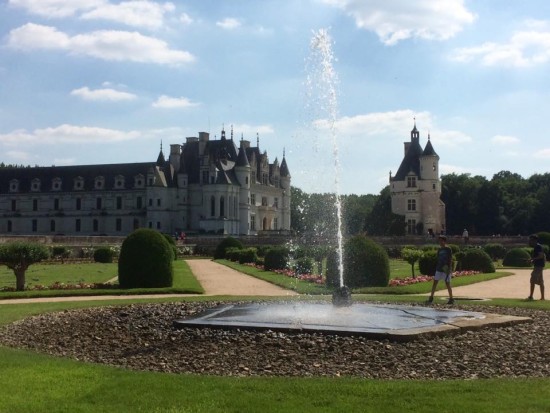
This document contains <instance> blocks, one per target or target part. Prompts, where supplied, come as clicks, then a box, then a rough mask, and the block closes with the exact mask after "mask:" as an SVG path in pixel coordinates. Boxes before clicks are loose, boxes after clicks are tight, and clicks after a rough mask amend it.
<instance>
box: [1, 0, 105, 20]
mask: <svg viewBox="0 0 550 413" xmlns="http://www.w3.org/2000/svg"><path fill="white" fill-rule="evenodd" d="M9 4H10V6H15V7H19V8H23V9H25V10H27V11H28V12H29V13H32V14H38V15H40V16H44V17H57V18H59V17H70V16H73V15H75V14H76V13H77V12H80V11H85V10H90V9H93V8H95V7H98V6H101V5H104V4H105V0H69V1H67V0H9Z"/></svg>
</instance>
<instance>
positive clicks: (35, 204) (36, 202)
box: [32, 199, 38, 211]
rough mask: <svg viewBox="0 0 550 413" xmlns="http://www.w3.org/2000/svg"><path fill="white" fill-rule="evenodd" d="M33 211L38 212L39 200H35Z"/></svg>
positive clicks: (33, 201)
mask: <svg viewBox="0 0 550 413" xmlns="http://www.w3.org/2000/svg"><path fill="white" fill-rule="evenodd" d="M32 210H33V211H38V199H33V200H32Z"/></svg>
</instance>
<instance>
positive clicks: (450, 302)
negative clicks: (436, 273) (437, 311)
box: [447, 298, 455, 305]
mask: <svg viewBox="0 0 550 413" xmlns="http://www.w3.org/2000/svg"><path fill="white" fill-rule="evenodd" d="M454 303H455V300H454V299H453V298H449V301H447V304H449V305H453V304H454Z"/></svg>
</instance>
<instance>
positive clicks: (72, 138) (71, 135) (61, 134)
mask: <svg viewBox="0 0 550 413" xmlns="http://www.w3.org/2000/svg"><path fill="white" fill-rule="evenodd" d="M141 136H142V135H141V133H140V132H137V131H130V132H126V131H120V130H116V129H106V128H98V127H93V126H75V125H67V124H64V125H59V126H56V127H53V128H44V129H35V130H34V131H27V130H24V129H20V130H15V131H13V132H10V133H6V134H1V135H0V141H1V142H2V143H4V144H7V145H17V146H19V145H24V144H79V145H81V144H97V143H104V142H106V143H112V142H122V141H128V140H133V139H138V138H140V137H141Z"/></svg>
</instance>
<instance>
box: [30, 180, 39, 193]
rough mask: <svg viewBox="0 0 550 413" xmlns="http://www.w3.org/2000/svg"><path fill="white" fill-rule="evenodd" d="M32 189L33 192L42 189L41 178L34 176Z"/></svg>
mask: <svg viewBox="0 0 550 413" xmlns="http://www.w3.org/2000/svg"><path fill="white" fill-rule="evenodd" d="M31 191H32V192H38V191H40V179H38V178H34V179H33V180H32V181H31Z"/></svg>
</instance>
